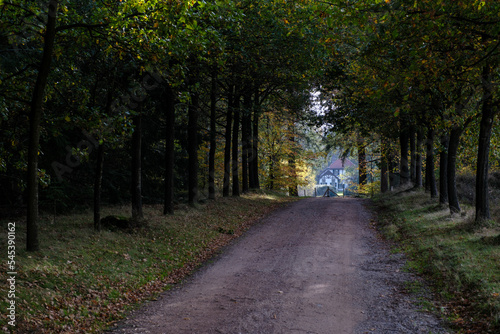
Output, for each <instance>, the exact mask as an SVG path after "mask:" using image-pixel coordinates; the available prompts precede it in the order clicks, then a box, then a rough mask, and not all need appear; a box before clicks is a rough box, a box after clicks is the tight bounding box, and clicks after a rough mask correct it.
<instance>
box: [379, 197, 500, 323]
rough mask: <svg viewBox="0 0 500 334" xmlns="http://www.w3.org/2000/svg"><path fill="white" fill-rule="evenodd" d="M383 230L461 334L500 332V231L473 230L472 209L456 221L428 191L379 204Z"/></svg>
mask: <svg viewBox="0 0 500 334" xmlns="http://www.w3.org/2000/svg"><path fill="white" fill-rule="evenodd" d="M375 203H376V205H377V206H378V211H379V218H380V226H379V227H380V231H381V232H382V234H383V235H384V236H385V237H386V238H388V239H392V240H394V241H396V242H397V244H398V248H399V250H402V251H403V252H404V253H406V254H407V256H408V258H409V259H410V261H409V262H408V264H407V267H408V268H409V269H411V270H413V271H416V272H418V273H419V274H422V275H424V276H425V277H426V278H427V279H428V280H429V281H430V282H431V284H432V288H433V290H434V292H435V293H436V295H437V296H439V297H440V300H441V303H442V305H441V306H440V307H439V310H440V312H441V314H442V316H443V317H445V318H447V319H448V320H449V322H450V324H451V327H452V328H453V329H454V330H456V331H457V333H500V237H499V236H500V227H499V226H494V225H492V226H489V227H488V228H483V229H481V230H477V229H473V228H472V226H473V225H472V224H473V218H474V217H473V209H472V208H470V207H469V208H467V207H465V208H464V210H463V211H464V212H463V213H462V214H461V215H458V216H454V217H452V216H451V215H450V212H449V210H448V208H447V207H441V206H439V205H437V204H436V200H434V199H433V200H431V199H430V198H429V195H428V194H425V193H424V192H423V191H403V192H399V193H391V194H387V195H381V196H379V197H378V198H376V200H375Z"/></svg>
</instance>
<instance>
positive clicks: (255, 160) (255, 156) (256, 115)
mask: <svg viewBox="0 0 500 334" xmlns="http://www.w3.org/2000/svg"><path fill="white" fill-rule="evenodd" d="M259 119H260V105H259V90H258V89H257V88H255V93H254V98H253V121H252V162H251V165H252V171H251V172H250V173H252V179H253V186H251V188H252V189H259V188H260V181H259Z"/></svg>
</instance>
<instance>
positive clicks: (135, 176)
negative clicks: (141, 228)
mask: <svg viewBox="0 0 500 334" xmlns="http://www.w3.org/2000/svg"><path fill="white" fill-rule="evenodd" d="M132 122H133V125H134V132H133V133H132V154H131V157H132V168H131V172H132V183H131V192H132V221H134V222H135V223H139V222H140V221H141V220H143V218H144V216H143V213H142V115H141V114H140V113H139V114H138V115H136V116H134V118H133V120H132Z"/></svg>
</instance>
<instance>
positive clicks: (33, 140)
mask: <svg viewBox="0 0 500 334" xmlns="http://www.w3.org/2000/svg"><path fill="white" fill-rule="evenodd" d="M58 5H59V3H58V2H57V1H55V0H51V1H49V13H48V19H47V26H46V29H45V34H44V45H43V53H42V60H41V62H40V66H39V70H38V75H37V78H36V82H35V87H34V88H33V96H32V98H31V102H30V114H29V141H28V170H27V178H26V179H27V215H26V250H27V251H30V252H33V251H37V250H39V249H40V244H39V240H38V148H39V146H40V123H41V120H42V113H43V111H42V106H43V100H44V97H45V88H46V87H47V79H48V77H49V74H50V65H51V62H52V53H53V50H54V43H55V39H56V23H57V7H58Z"/></svg>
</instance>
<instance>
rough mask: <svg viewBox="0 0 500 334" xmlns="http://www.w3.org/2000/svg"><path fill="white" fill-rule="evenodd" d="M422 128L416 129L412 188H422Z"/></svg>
mask: <svg viewBox="0 0 500 334" xmlns="http://www.w3.org/2000/svg"><path fill="white" fill-rule="evenodd" d="M422 142H423V133H422V130H417V146H416V154H415V162H416V165H415V185H414V188H416V189H418V188H422Z"/></svg>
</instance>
